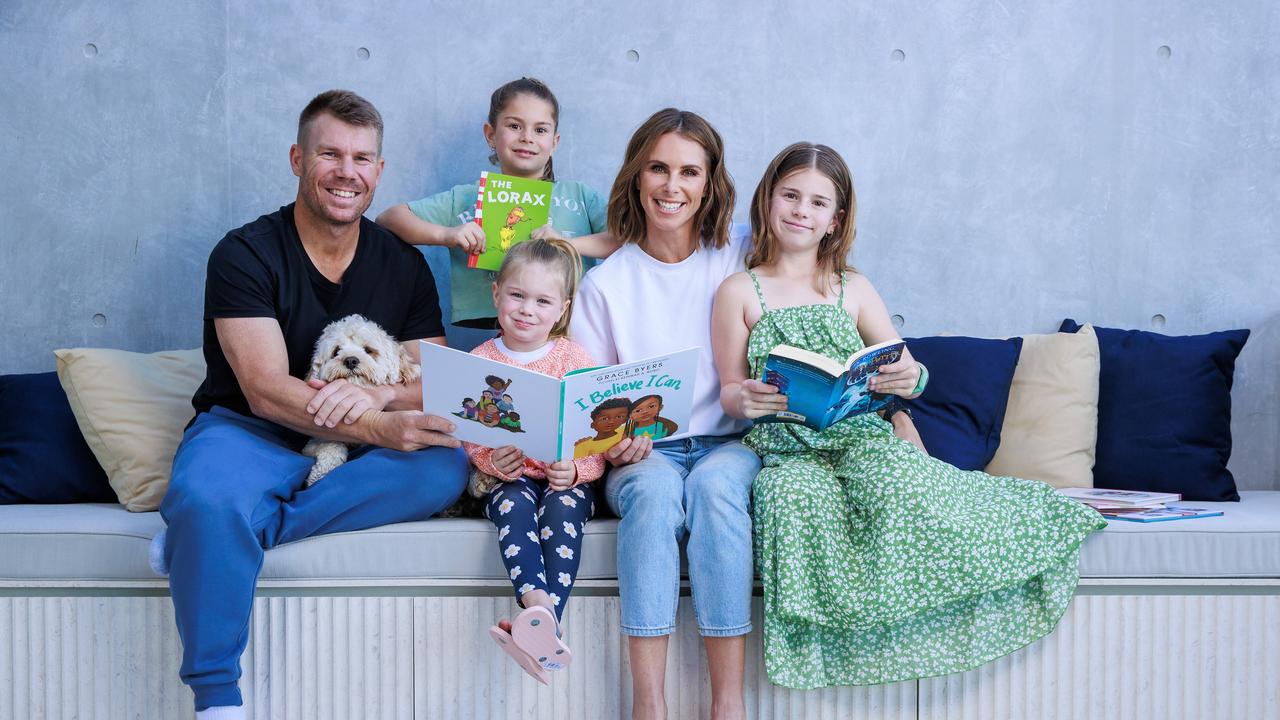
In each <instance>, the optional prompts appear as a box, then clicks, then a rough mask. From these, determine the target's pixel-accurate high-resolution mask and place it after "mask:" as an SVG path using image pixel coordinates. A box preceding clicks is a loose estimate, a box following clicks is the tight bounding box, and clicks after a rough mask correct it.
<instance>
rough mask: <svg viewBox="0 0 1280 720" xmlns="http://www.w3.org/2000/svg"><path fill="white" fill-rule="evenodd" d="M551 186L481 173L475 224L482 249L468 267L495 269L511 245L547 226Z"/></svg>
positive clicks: (544, 182) (549, 212) (506, 176)
mask: <svg viewBox="0 0 1280 720" xmlns="http://www.w3.org/2000/svg"><path fill="white" fill-rule="evenodd" d="M551 187H552V186H551V183H549V182H547V181H546V180H529V179H527V178H519V177H514V176H512V175H502V174H500V173H494V172H488V171H485V172H482V173H480V191H479V192H478V193H477V194H476V224H477V225H479V226H480V227H481V229H483V230H484V252H482V253H480V254H478V255H472V256H471V257H470V258H469V259H468V260H467V267H471V268H480V269H482V270H497V269H498V267H499V266H501V265H502V258H504V257H506V255H507V251H508V250H510V249H511V248H512V246H514V245H515V244H516V243H520V242H524V241H525V240H528V239H529V235H530V234H532V233H533V231H534V230H536V229H537V228H540V227H542V226H543V225H546V224H547V220H548V219H549V218H550V217H551Z"/></svg>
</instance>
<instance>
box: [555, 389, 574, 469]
mask: <svg viewBox="0 0 1280 720" xmlns="http://www.w3.org/2000/svg"><path fill="white" fill-rule="evenodd" d="M564 390H565V381H564V378H560V408H559V412H558V413H557V414H556V417H557V418H558V419H559V424H558V425H557V426H556V462H559V461H561V460H564V459H565V454H564ZM568 457H570V458H572V457H573V453H569V455H568Z"/></svg>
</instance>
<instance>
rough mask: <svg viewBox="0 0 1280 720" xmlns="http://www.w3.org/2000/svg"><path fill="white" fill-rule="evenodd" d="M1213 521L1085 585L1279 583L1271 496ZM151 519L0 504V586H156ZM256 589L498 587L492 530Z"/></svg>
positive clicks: (1094, 573)
mask: <svg viewBox="0 0 1280 720" xmlns="http://www.w3.org/2000/svg"><path fill="white" fill-rule="evenodd" d="M1240 495H1241V501H1240V502H1239V503H1191V504H1194V505H1196V506H1204V507H1209V508H1216V509H1221V510H1223V511H1224V513H1225V514H1224V515H1222V516H1221V517H1215V518H1202V519H1196V520H1183V521H1175V522H1161V523H1132V522H1121V521H1113V522H1111V523H1110V524H1109V525H1108V527H1107V528H1106V530H1104V531H1103V532H1101V533H1097V534H1095V535H1093V536H1092V537H1090V538H1089V539H1088V540H1087V541H1086V542H1085V546H1084V549H1083V551H1082V552H1081V556H1080V575H1081V576H1082V577H1085V578H1280V492H1276V491H1253V492H1249V491H1245V492H1242V493H1241V494H1240ZM617 523H618V521H617V520H614V519H602V520H594V521H592V522H591V523H589V524H588V526H587V531H586V534H587V537H586V541H585V542H584V544H583V554H582V565H581V569H580V571H579V577H580V578H582V579H584V580H612V579H616V578H617V569H616V564H615V563H616V560H615V558H616V551H617V543H616V531H617ZM163 527H164V525H163V521H162V520H161V519H160V516H159V514H158V513H130V512H126V511H125V510H124V508H123V507H121V506H119V505H93V504H85V505H7V506H0V547H2V548H4V549H5V551H4V552H3V553H0V580H5V581H22V580H30V581H34V582H36V583H37V584H38V583H39V582H40V581H49V580H56V581H61V582H69V583H74V582H75V581H77V580H87V581H95V582H101V581H112V580H155V579H157V576H156V575H155V574H154V573H153V572H152V571H151V569H150V568H149V567H148V566H147V547H148V544H149V542H150V540H151V538H152V536H154V535H155V534H156V533H158V532H160V530H161V529H162V528H163ZM261 577H262V578H263V579H264V580H308V581H333V580H344V581H352V580H354V581H367V582H369V583H371V584H377V583H378V582H379V581H391V580H394V581H397V582H399V581H405V580H414V579H433V580H503V579H504V578H505V571H504V570H503V566H502V563H501V560H500V559H499V557H498V554H497V553H496V552H495V551H494V531H493V526H492V525H491V524H490V523H489V521H487V520H483V519H434V520H429V521H424V522H411V523H401V524H399V525H389V526H384V527H379V528H373V529H370V530H362V531H359V532H349V533H338V534H334V535H326V536H320V537H315V538H310V539H307V540H303V541H301V542H297V543H292V544H290V545H285V546H282V547H279V548H276V549H274V550H272V551H270V552H268V553H267V554H266V559H265V561H264V563H263V567H262V574H261Z"/></svg>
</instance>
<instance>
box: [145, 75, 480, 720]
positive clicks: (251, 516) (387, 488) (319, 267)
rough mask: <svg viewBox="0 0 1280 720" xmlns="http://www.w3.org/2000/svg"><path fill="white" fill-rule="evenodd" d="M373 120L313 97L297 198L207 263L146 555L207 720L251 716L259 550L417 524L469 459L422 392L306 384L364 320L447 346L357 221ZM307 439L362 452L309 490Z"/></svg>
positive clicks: (295, 156) (377, 129) (300, 148)
mask: <svg viewBox="0 0 1280 720" xmlns="http://www.w3.org/2000/svg"><path fill="white" fill-rule="evenodd" d="M381 151H382V118H381V116H380V115H379V114H378V111H377V109H375V108H374V107H373V105H371V104H370V103H369V102H368V101H366V100H365V99H364V98H361V97H360V96H358V95H356V94H355V93H352V92H348V91H342V90H332V91H329V92H326V93H322V94H320V95H318V96H317V97H316V98H315V99H314V100H312V101H311V103H310V104H308V105H307V107H306V109H304V110H303V111H302V115H301V117H300V118H299V120H298V141H297V144H295V145H293V146H292V147H291V148H290V150H289V161H290V163H291V164H292V166H293V173H294V174H295V175H297V176H298V195H297V199H296V201H295V202H294V203H293V204H291V205H286V206H285V207H283V208H281V209H280V210H279V211H278V212H274V213H271V214H270V215H264V216H262V217H261V218H258V219H257V220H255V221H253V222H251V223H249V224H248V225H245V226H244V227H242V228H240V229H238V230H233V231H231V232H230V233H228V234H227V236H226V237H224V238H223V239H222V241H221V242H219V243H218V245H217V247H215V248H214V250H213V253H212V254H211V255H210V257H209V266H208V276H207V279H206V285H205V313H204V355H205V360H206V362H207V364H208V375H207V376H206V378H205V381H204V384H202V385H201V386H200V388H199V390H197V391H196V395H195V397H194V398H193V399H192V404H193V405H194V406H195V409H196V417H195V419H194V420H193V421H192V423H191V425H190V426H189V427H188V428H187V431H186V434H185V436H184V437H183V440H182V444H181V446H180V447H179V448H178V453H177V456H176V457H175V458H174V461H173V476H172V480H171V482H170V487H169V492H168V494H167V495H166V496H165V499H164V503H163V504H162V506H161V508H160V512H161V514H162V515H163V517H164V519H165V522H166V523H168V529H167V530H166V532H165V533H164V534H162V535H161V536H159V537H157V538H156V541H155V542H154V543H153V546H152V549H153V557H154V558H155V563H156V564H157V565H159V569H167V570H168V572H169V587H170V589H171V592H172V595H173V606H174V611H175V614H176V617H177V624H178V633H179V635H180V636H181V638H182V643H183V657H182V668H181V675H182V680H183V682H185V683H187V684H188V685H190V686H191V689H192V691H193V692H194V693H195V704H196V717H197V718H198V719H199V720H215V719H216V720H227V719H239V718H243V717H244V713H243V701H242V699H241V696H240V689H239V687H238V680H239V678H240V655H241V654H242V653H243V652H244V648H245V645H246V643H247V640H248V627H249V614H250V610H251V608H252V604H253V594H254V586H255V583H256V581H257V575H258V570H259V568H260V567H261V565H262V557H263V550H264V549H266V548H271V547H274V546H276V545H279V544H281V543H285V542H290V541H293V540H300V539H302V538H305V537H308V536H311V535H315V534H321V533H330V532H342V531H347V530H358V529H362V528H367V527H373V526H376V525H383V524H386V523H394V522H403V521H407V520H421V519H424V518H427V517H430V516H431V515H432V514H434V513H436V512H438V511H440V510H443V509H444V508H446V507H448V506H449V505H450V504H452V503H453V501H454V500H455V499H457V497H458V495H459V494H460V493H461V492H462V489H463V487H464V486H465V483H466V476H467V461H466V457H465V456H464V455H463V453H462V451H461V450H459V449H458V442H457V441H456V440H455V439H453V438H452V437H450V436H449V435H447V434H446V433H449V432H452V431H453V425H452V423H450V422H448V421H447V420H444V419H442V418H438V417H434V416H429V415H424V414H423V413H422V411H421V405H422V399H421V390H420V387H421V386H420V383H417V382H415V383H413V384H401V385H394V386H383V387H375V388H359V387H356V386H355V385H352V384H349V383H347V382H346V381H345V380H337V381H334V382H332V383H328V384H325V383H322V382H319V381H311V382H306V381H304V380H302V379H301V378H304V377H305V376H306V373H307V370H308V367H309V365H310V360H311V354H312V350H313V348H314V345H315V341H316V338H317V337H319V335H320V333H321V330H322V329H323V328H324V327H325V325H327V324H328V323H329V322H331V321H333V320H336V319H339V318H342V317H345V316H347V315H350V314H352V313H359V314H362V315H364V316H365V317H367V318H368V319H370V320H372V321H374V322H376V323H378V324H379V325H381V326H382V327H383V328H384V329H385V330H386V331H387V332H389V333H390V334H391V335H392V336H393V337H395V338H396V339H397V340H399V341H400V342H402V343H405V344H406V347H407V349H408V351H409V353H410V354H411V355H412V357H413V358H414V360H415V361H417V359H418V347H417V344H418V340H419V339H426V340H428V341H430V342H434V343H438V344H441V345H443V344H444V330H443V326H442V325H441V320H440V307H439V302H438V298H437V295H436V289H435V283H434V281H433V280H432V276H431V272H430V269H429V268H428V267H427V264H426V261H425V260H424V259H423V257H422V255H421V254H420V253H419V252H418V251H417V250H414V249H413V248H411V247H409V246H407V245H404V244H402V243H401V242H400V241H399V240H398V239H397V238H396V237H395V236H394V235H392V234H391V233H390V232H388V231H386V230H384V229H382V228H380V227H379V226H377V225H375V224H374V223H372V222H370V221H369V220H366V219H364V217H363V215H364V212H365V210H366V209H368V207H369V203H370V202H371V201H372V200H373V191H374V189H375V188H376V187H377V185H378V178H379V176H380V175H381V174H382V168H383V159H382V156H381ZM308 436H314V437H319V438H322V439H326V440H336V441H345V442H349V443H359V444H360V446H359V447H358V448H356V449H354V450H352V452H351V454H350V459H349V461H348V462H347V463H345V464H343V465H340V466H339V467H337V468H336V469H334V470H333V471H332V472H330V473H329V474H328V475H326V476H325V477H324V478H323V479H322V480H320V481H319V482H318V483H317V484H315V485H314V486H312V487H310V488H306V489H305V490H304V489H303V487H304V482H305V480H306V477H307V474H308V472H309V470H310V468H311V465H312V462H313V461H312V458H310V457H306V456H303V455H302V454H300V453H299V452H298V451H299V449H301V448H302V446H303V444H304V443H305V442H306V440H307V437H308Z"/></svg>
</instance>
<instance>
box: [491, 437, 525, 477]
mask: <svg viewBox="0 0 1280 720" xmlns="http://www.w3.org/2000/svg"><path fill="white" fill-rule="evenodd" d="M489 462H492V463H493V467H494V468H495V469H496V470H497V471H498V472H500V473H502V474H503V475H515V474H516V473H518V472H519V471H520V468H522V467H524V453H523V452H521V450H520V448H518V447H516V446H515V445H503V446H502V447H500V448H494V450H493V454H491V455H490V456H489ZM504 480H505V478H504ZM507 482H511V480H507Z"/></svg>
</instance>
